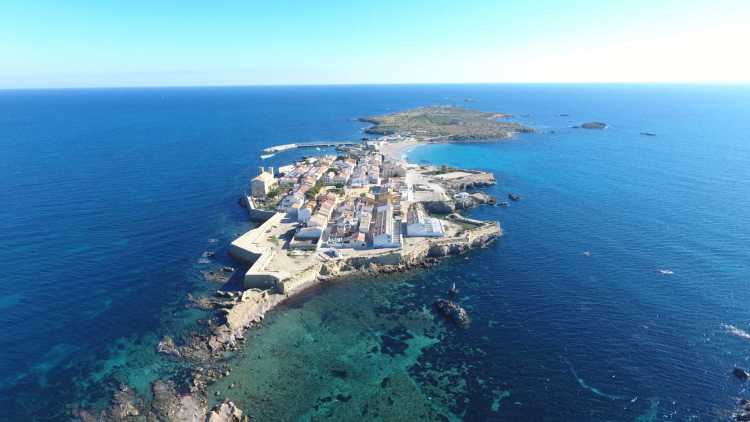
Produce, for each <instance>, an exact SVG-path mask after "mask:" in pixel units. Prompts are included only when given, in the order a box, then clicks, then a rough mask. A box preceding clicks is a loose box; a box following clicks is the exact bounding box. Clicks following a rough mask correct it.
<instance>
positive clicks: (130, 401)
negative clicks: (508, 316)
mask: <svg viewBox="0 0 750 422" xmlns="http://www.w3.org/2000/svg"><path fill="white" fill-rule="evenodd" d="M454 218H458V219H461V218H464V217H460V216H458V215H455V217H454ZM466 220H467V221H472V222H477V223H481V224H480V225H478V226H477V227H476V228H475V229H474V231H468V232H467V233H466V234H464V235H463V236H461V237H457V238H453V239H440V240H438V241H431V242H429V244H426V245H425V246H426V247H422V248H419V249H418V250H411V251H408V253H406V254H404V255H403V257H402V259H400V260H399V261H396V262H393V263H388V260H382V259H381V258H383V257H379V256H376V257H373V258H372V259H362V258H361V257H357V258H352V259H342V260H338V261H329V262H325V263H323V264H322V265H321V267H320V269H319V275H318V276H317V277H316V278H315V280H314V282H312V283H309V284H306V285H304V286H301V287H300V288H298V289H296V290H294V291H291V292H285V293H273V292H269V291H267V290H265V291H261V290H257V289H249V290H245V291H242V292H239V291H238V292H230V291H223V290H218V291H216V292H215V294H214V296H212V297H203V298H193V297H192V296H189V298H188V300H189V302H190V303H191V306H196V307H199V308H201V309H205V310H211V311H212V313H213V317H212V318H209V319H208V320H207V321H206V325H207V327H206V328H207V330H206V331H205V332H200V333H199V332H193V333H191V335H190V336H188V337H187V338H186V339H184V340H183V341H181V342H179V343H181V344H178V342H176V341H175V339H174V338H172V337H171V336H164V337H163V338H162V339H161V341H160V342H159V344H158V346H157V350H158V352H159V353H161V354H164V355H168V356H170V357H171V358H173V359H179V360H182V361H185V362H187V363H188V364H189V366H190V367H191V368H192V369H191V371H190V374H189V376H188V377H187V381H186V385H182V386H180V387H179V388H178V386H176V385H175V383H174V382H173V381H171V380H158V381H156V382H154V383H153V384H152V385H151V391H152V394H153V400H151V402H150V403H146V402H145V401H144V400H143V399H141V398H139V397H137V396H136V394H135V392H134V391H133V390H132V389H131V388H130V387H128V386H126V385H121V386H120V388H119V390H118V391H117V392H116V393H115V394H114V395H113V397H112V399H111V401H110V404H109V406H108V407H107V408H106V409H104V410H103V411H102V412H100V413H99V414H94V413H93V412H92V411H90V410H87V409H77V410H76V411H75V413H76V414H75V417H76V419H77V420H79V421H82V422H93V421H102V420H106V421H157V420H169V421H186V422H187V421H196V422H197V421H209V422H235V421H236V422H239V421H246V420H249V419H247V415H245V414H244V413H243V411H242V410H241V409H239V408H237V407H236V406H235V405H234V403H232V402H231V401H227V400H224V401H223V402H221V403H220V404H219V405H217V406H215V407H214V408H212V409H209V408H208V403H209V397H208V396H207V393H206V390H207V386H208V385H210V384H211V383H213V382H214V381H216V380H218V379H220V378H222V377H225V376H228V375H229V374H230V373H231V368H230V366H229V364H228V363H229V360H230V359H231V355H232V354H234V353H235V352H237V351H238V350H239V348H240V347H243V344H244V341H245V337H244V334H245V332H246V330H248V329H252V328H253V327H256V326H258V325H259V324H261V323H262V321H263V319H264V316H265V314H266V313H267V312H268V311H270V310H272V309H274V308H275V307H276V306H278V305H279V304H281V303H282V302H284V301H285V300H286V299H289V298H291V297H293V296H296V295H297V294H299V293H301V292H302V291H304V290H306V289H308V288H309V287H312V286H314V285H317V284H319V283H323V282H332V281H337V280H343V279H347V278H356V277H360V276H378V275H387V274H393V273H401V272H407V271H412V270H415V269H420V268H428V267H431V266H433V265H436V264H438V263H439V262H440V260H441V259H444V258H446V257H450V256H455V255H459V254H463V253H465V252H467V251H469V250H470V249H474V248H483V247H487V246H488V245H489V244H490V243H492V242H493V241H494V240H495V239H496V238H497V237H499V236H501V235H502V230H501V229H500V226H499V225H498V224H497V223H494V222H493V223H484V222H478V221H477V220H471V219H466ZM441 312H443V311H441ZM465 318H466V320H467V321H468V316H465ZM457 322H458V323H459V324H463V318H459V319H458V320H457Z"/></svg>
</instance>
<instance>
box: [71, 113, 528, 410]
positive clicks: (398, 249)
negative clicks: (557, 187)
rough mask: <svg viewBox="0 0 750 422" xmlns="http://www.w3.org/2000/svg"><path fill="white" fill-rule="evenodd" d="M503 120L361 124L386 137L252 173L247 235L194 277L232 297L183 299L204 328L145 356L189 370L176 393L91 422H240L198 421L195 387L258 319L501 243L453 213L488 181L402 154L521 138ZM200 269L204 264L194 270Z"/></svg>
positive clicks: (126, 404) (123, 394)
mask: <svg viewBox="0 0 750 422" xmlns="http://www.w3.org/2000/svg"><path fill="white" fill-rule="evenodd" d="M504 117H507V115H500V114H497V113H485V112H477V111H473V110H464V109H459V108H454V107H426V108H421V109H415V110H409V111H405V112H402V113H396V114H392V115H388V116H381V117H376V118H368V121H372V122H373V123H374V124H375V126H373V127H372V128H370V129H368V131H369V133H387V135H383V136H381V137H379V138H377V139H366V138H365V139H362V140H361V141H358V142H346V143H340V144H337V147H336V152H337V153H336V154H323V155H319V156H308V157H304V158H302V159H299V160H296V161H293V162H290V163H289V164H287V165H284V166H281V167H278V168H274V167H266V166H264V167H260V168H259V170H258V173H257V175H255V176H253V177H252V179H251V180H250V181H249V183H248V184H247V190H246V192H245V193H244V194H243V195H242V196H241V198H240V199H241V204H242V205H243V206H244V207H245V208H247V210H248V215H249V217H250V219H251V220H253V221H255V222H256V223H257V226H256V227H255V228H253V229H251V230H249V231H248V232H246V233H244V234H242V235H239V236H238V237H237V238H236V239H234V240H233V241H232V242H231V244H230V246H229V254H230V256H231V257H232V258H233V259H234V260H236V261H237V267H238V268H237V269H235V268H233V267H227V266H225V267H222V268H221V269H220V270H217V271H215V272H211V273H210V275H207V277H206V278H207V280H210V281H212V282H222V283H226V286H230V284H232V283H233V282H234V285H233V286H230V287H228V288H226V286H225V288H221V289H219V290H216V291H215V292H214V293H213V294H212V295H210V296H204V297H193V296H192V295H191V296H190V297H189V302H190V305H191V306H195V307H198V308H200V309H203V310H207V311H209V312H210V313H211V314H212V316H211V317H210V318H209V319H207V320H206V321H205V324H204V328H202V329H199V330H195V331H193V332H191V333H190V334H189V335H188V336H187V337H186V336H182V337H181V338H173V337H172V336H165V337H164V338H162V340H161V341H160V342H159V344H158V347H157V351H158V352H159V353H162V354H165V355H167V356H169V357H170V358H173V359H175V360H178V361H179V362H180V365H181V366H183V367H186V368H189V370H188V377H187V385H188V388H187V390H186V389H185V387H184V386H183V387H182V388H178V386H176V385H175V384H174V383H173V382H172V381H168V380H167V381H163V380H160V381H157V382H155V383H153V384H152V385H151V388H152V396H153V399H152V400H151V401H150V403H148V404H147V403H146V401H144V400H143V399H140V398H138V397H136V396H135V394H134V393H133V390H132V389H131V388H130V387H128V386H124V385H123V386H122V387H121V389H120V391H119V392H117V393H116V394H115V397H114V398H113V399H112V402H111V405H110V407H109V408H107V409H106V410H104V411H103V413H101V414H100V415H104V416H105V419H108V420H109V419H111V420H131V419H130V417H131V416H135V415H155V416H156V417H164V418H165V419H178V420H182V419H185V420H193V419H194V420H204V419H205V420H209V421H214V422H220V421H239V420H246V418H247V415H246V414H243V412H242V410H240V409H238V408H236V406H235V405H234V403H232V402H229V401H227V400H225V401H223V402H215V403H214V406H213V409H212V410H209V409H210V406H209V404H210V401H211V399H214V400H216V399H220V397H212V398H209V397H208V394H207V386H208V385H210V384H211V383H213V382H214V381H216V380H218V379H220V378H222V377H224V376H227V375H228V374H229V372H230V371H231V368H230V366H229V362H230V360H229V359H230V356H231V354H232V353H233V352H236V351H237V350H238V349H239V348H240V347H243V342H244V340H245V333H246V330H247V329H249V328H251V327H253V326H255V325H257V324H260V323H262V321H263V319H264V316H265V314H266V313H267V312H268V311H270V310H272V309H274V308H275V307H276V306H278V305H279V304H280V303H282V302H284V301H285V300H287V299H289V298H290V297H292V296H295V295H297V294H299V293H300V292H302V291H304V290H306V289H308V288H310V287H312V286H315V285H318V284H320V283H324V282H329V281H332V280H336V279H342V278H344V277H351V276H363V275H364V276H368V275H369V276H377V275H380V274H390V273H395V272H403V271H409V270H412V269H416V268H423V267H428V266H431V265H435V264H437V263H438V262H439V261H440V260H441V259H443V258H446V257H450V256H455V255H459V254H462V253H464V252H466V251H468V250H470V249H473V248H482V247H486V246H487V245H489V244H490V243H491V242H493V241H494V240H495V239H497V238H498V237H499V236H501V235H502V229H501V227H500V224H499V223H498V222H496V221H481V220H477V219H472V218H468V217H466V216H464V215H462V214H461V213H460V210H463V209H467V208H470V207H474V206H479V205H484V204H488V205H495V204H496V201H495V198H493V197H491V196H490V195H487V194H486V193H484V192H481V191H479V189H481V188H482V187H484V186H489V185H492V184H495V182H496V181H495V177H494V176H493V175H492V173H488V172H483V171H479V170H472V169H460V168H454V167H448V166H433V165H418V164H414V163H410V162H408V161H406V159H405V158H404V156H403V155H402V154H403V152H404V151H405V149H407V148H410V147H412V146H414V145H416V144H418V143H421V142H434V141H436V140H438V141H461V140H465V139H480V138H482V139H483V138H488V137H489V138H493V139H508V138H509V137H511V136H513V134H515V133H519V132H528V131H530V130H531V129H529V128H526V127H524V126H522V125H519V124H516V123H511V122H499V121H498V119H499V118H504ZM420 122H421V123H420ZM272 148H273V147H272ZM283 149H284V148H277V149H275V150H274V151H277V152H278V151H282V150H283ZM208 258H210V255H209V254H205V253H204V255H203V257H202V259H208ZM230 273H231V276H230ZM446 294H447V295H450V292H447V293H446ZM435 306H436V309H437V311H438V312H440V313H442V314H443V315H445V316H446V318H448V319H451V320H453V321H454V322H456V323H457V324H458V325H460V326H464V325H466V324H468V323H469V321H470V319H469V316H468V314H467V313H466V311H465V310H464V309H463V308H461V307H460V306H458V305H457V304H455V303H453V302H452V301H451V300H450V298H446V299H441V300H440V301H438V302H437V303H436V305H435ZM217 395H218V392H217ZM85 412H87V411H86V410H82V411H81V412H80V415H79V416H80V418H81V419H82V420H94V416H95V415H93V414H92V413H85Z"/></svg>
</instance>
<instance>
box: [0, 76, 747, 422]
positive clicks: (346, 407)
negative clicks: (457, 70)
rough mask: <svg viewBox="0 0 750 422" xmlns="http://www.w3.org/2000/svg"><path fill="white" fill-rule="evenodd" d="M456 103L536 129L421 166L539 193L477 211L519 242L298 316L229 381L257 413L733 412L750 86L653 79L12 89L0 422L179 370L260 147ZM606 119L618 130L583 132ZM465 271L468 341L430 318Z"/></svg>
mask: <svg viewBox="0 0 750 422" xmlns="http://www.w3.org/2000/svg"><path fill="white" fill-rule="evenodd" d="M464 98H472V99H475V100H476V101H475V102H469V103H465V102H464V101H463V99H464ZM446 103H455V104H461V105H464V106H468V107H474V108H478V109H482V110H491V111H499V112H508V113H513V114H514V115H515V116H516V119H518V120H521V121H523V122H525V123H527V124H530V125H532V126H534V127H536V128H538V129H540V133H539V134H534V135H525V136H522V137H519V138H518V139H516V140H513V141H510V142H504V143H492V144H490V143H482V144H469V145H434V146H425V147H420V148H417V149H416V150H414V151H412V152H411V153H410V157H411V159H413V160H415V161H429V162H434V163H444V164H452V165H458V166H468V167H475V168H481V169H486V170H491V171H493V172H494V173H495V175H496V177H497V178H498V185H497V186H495V187H492V188H490V189H489V192H490V193H492V194H495V195H496V196H498V197H500V196H505V195H506V194H507V193H508V192H517V193H519V194H521V195H522V196H523V197H524V199H523V200H522V201H520V202H518V203H513V204H512V205H511V207H510V208H508V209H504V208H499V207H484V208H478V209H476V210H473V211H472V212H471V213H470V214H471V215H472V216H476V217H479V218H487V219H495V220H499V221H500V222H501V223H502V225H503V228H504V229H505V236H503V238H502V239H500V241H499V242H497V243H496V244H494V245H492V246H491V247H489V248H487V249H484V250H480V251H475V252H472V253H471V254H470V255H469V260H465V259H463V258H459V259H454V260H450V261H448V262H446V263H445V265H441V266H439V267H435V268H432V269H430V270H427V271H424V272H419V273H415V274H412V275H408V276H405V277H399V278H397V279H389V278H383V279H377V280H361V281H350V282H346V283H340V284H334V285H331V286H327V287H325V288H323V289H321V290H319V291H316V292H315V294H314V295H313V294H311V295H308V296H307V297H305V298H301V299H299V300H297V301H295V302H294V303H291V304H289V305H288V307H285V308H282V309H281V310H280V311H278V312H274V313H273V314H272V315H271V316H270V317H269V320H268V322H267V323H266V324H265V326H264V327H263V328H261V329H260V330H258V331H257V332H255V333H254V334H253V336H254V337H253V338H252V339H251V341H250V342H249V343H250V346H251V347H250V348H249V349H248V350H247V351H246V352H243V354H242V355H241V356H240V358H238V359H237V360H236V362H235V363H234V364H233V365H236V369H235V370H234V371H233V375H232V377H235V378H233V379H235V380H236V381H239V383H240V384H241V385H242V388H236V389H228V388H225V386H222V385H217V386H216V387H215V388H216V389H221V390H222V391H221V392H222V393H223V395H227V396H229V397H232V398H233V399H236V400H237V401H239V402H241V403H242V404H243V406H245V407H246V408H247V409H248V411H249V412H250V413H251V415H254V416H256V417H258V419H259V420H273V419H276V420H279V419H296V418H301V417H311V418H314V417H316V416H321V417H322V416H325V415H329V416H330V417H331V418H337V419H351V418H352V417H353V416H354V415H357V417H358V418H362V419H368V418H371V419H376V418H378V417H380V418H394V419H396V418H399V417H402V418H403V417H404V416H405V415H407V416H409V417H410V418H417V419H418V418H426V419H434V418H441V417H445V418H448V419H453V418H464V419H467V420H487V419H522V418H523V419H532V420H533V419H536V420H571V419H574V420H634V419H636V418H639V417H642V418H647V419H649V418H650V419H677V420H685V419H699V420H706V419H709V420H710V419H723V418H725V417H726V416H727V414H728V412H729V411H731V410H732V409H733V408H734V406H735V404H736V397H738V396H741V395H743V394H744V391H745V390H744V386H743V385H741V384H740V383H737V382H736V381H735V380H733V379H732V378H731V376H730V374H729V371H730V370H731V368H732V367H733V366H734V365H744V366H750V362H748V353H747V351H748V346H749V344H748V343H747V341H746V340H744V339H742V338H740V337H737V336H735V335H732V334H730V333H728V331H727V330H726V328H724V327H725V325H733V326H736V327H737V328H739V329H743V330H748V331H750V312H749V311H748V307H747V305H746V304H747V303H748V302H750V293H748V290H747V282H748V278H747V277H748V276H747V275H748V274H750V252H748V251H749V250H750V249H749V248H748V246H750V230H748V228H747V227H748V223H750V212H748V207H749V206H750V146H749V145H750V143H748V141H749V139H748V135H747V133H750V132H748V129H750V128H748V119H747V116H748V113H749V112H750V89H748V88H747V87H731V86H722V87H718V86H635V85H634V86H605V85H599V86H585V85H581V86H554V85H548V86H522V85H517V86H394V87H327V88H314V87H305V88H292V87H290V88H222V89H164V90H161V89H153V90H89V91H8V92H2V93H0V111H2V113H0V135H1V136H0V176H2V177H0V192H2V195H3V197H4V201H3V203H5V204H7V206H6V207H4V209H2V210H0V242H2V244H3V245H4V247H3V248H2V249H0V263H3V264H4V266H3V267H4V268H5V269H6V273H5V275H4V277H3V278H2V281H1V282H0V310H2V312H1V313H0V329H2V330H3V333H4V335H3V336H2V338H0V388H1V389H2V390H3V391H2V394H1V395H0V408H2V410H3V411H4V414H3V415H2V416H1V417H2V418H6V419H7V420H28V419H31V418H32V417H36V418H37V419H38V420H60V419H62V418H64V416H65V415H66V412H67V410H66V405H69V404H70V403H74V402H78V401H81V400H83V401H86V402H87V403H96V402H97V401H98V402H101V401H102V400H104V399H105V398H106V397H107V395H108V394H109V392H110V391H111V390H112V389H113V388H115V387H116V385H117V383H118V382H121V381H122V382H127V383H129V384H131V385H133V386H134V387H135V388H137V389H138V390H139V391H141V392H143V393H147V391H148V383H149V382H150V381H151V380H153V379H154V378H156V377H157V376H164V375H175V374H177V375H175V376H179V374H180V368H179V365H175V364H174V363H173V362H171V361H169V360H166V359H163V358H162V357H159V356H157V355H156V354H155V353H154V347H155V344H156V341H157V339H158V338H159V336H160V335H161V334H163V333H165V332H171V333H173V332H178V333H179V332H180V331H181V330H183V329H186V328H189V327H191V321H193V320H195V319H196V318H200V317H201V316H202V315H201V314H200V313H199V312H197V311H195V310H187V309H185V308H184V307H183V304H184V302H183V301H184V297H185V295H186V293H187V292H188V291H191V290H199V291H200V290H203V291H207V290H210V289H213V288H216V285H212V284H210V283H207V282H206V281H205V280H204V279H203V278H202V276H201V273H200V272H201V271H202V270H204V269H206V268H208V267H211V266H217V265H223V264H224V263H231V261H230V260H229V258H228V257H226V255H225V248H226V245H227V242H228V241H229V240H231V238H232V237H233V236H234V234H235V233H237V232H241V231H242V230H244V229H246V228H247V227H249V224H248V223H247V222H246V221H245V217H244V214H243V211H242V210H241V209H239V208H238V207H237V206H236V205H235V204H236V202H235V201H236V194H237V192H240V191H241V190H242V187H243V184H244V183H245V181H246V180H247V178H248V177H249V176H251V175H252V174H254V172H255V167H256V166H257V165H260V161H259V159H258V158H257V157H258V155H259V151H260V149H261V148H263V147H265V146H268V145H271V144H277V143H287V142H292V141H298V140H314V139H353V138H356V137H359V136H360V134H361V128H362V125H360V124H359V123H357V122H355V121H353V119H354V118H356V117H357V116H361V115H368V114H375V113H382V112H387V111H393V110H399V109H403V108H407V107H412V106H418V105H428V104H446ZM563 115H566V116H563ZM590 120H601V121H605V122H607V123H609V125H610V126H609V128H608V129H606V130H603V131H586V130H581V129H571V128H570V126H573V125H577V124H580V123H581V122H584V121H590ZM644 131H645V132H653V133H655V134H656V136H654V137H651V136H643V135H641V134H640V133H641V132H644ZM291 157H293V155H290V154H280V155H278V156H276V157H274V158H273V159H271V160H270V162H267V164H272V165H278V164H280V163H283V162H285V161H287V160H289V159H290V158H291ZM264 164H266V163H264ZM212 238H214V239H216V242H215V243H213V242H210V241H209V239H212ZM205 250H216V251H217V252H219V253H218V258H217V259H216V260H214V261H213V262H211V263H210V264H200V263H198V259H199V257H200V254H201V253H202V252H203V251H205ZM587 251H588V252H590V253H589V254H584V252H587ZM660 269H669V270H672V271H673V272H674V274H672V275H663V274H661V273H659V271H658V270H660ZM453 282H456V283H457V285H458V286H459V288H461V291H462V294H461V297H460V301H461V303H462V304H463V305H464V306H465V307H466V308H467V309H469V311H470V313H471V315H472V318H473V323H472V324H471V325H470V327H469V328H468V329H466V330H458V329H455V328H453V327H450V326H445V325H444V324H442V322H441V321H439V320H435V319H434V318H433V317H432V314H431V313H429V312H427V311H426V310H427V308H428V307H429V304H430V303H431V302H432V301H433V300H434V299H435V298H437V297H439V296H441V295H443V294H444V292H445V289H446V288H447V287H448V286H449V285H450V284H451V283H453ZM253 344H254V345H255V346H256V349H255V350H260V351H262V353H260V354H259V355H255V356H253V350H254V349H253V348H252V346H253ZM344 373H345V374H346V375H345V376H343V375H342V374H344ZM243 377H244V379H243ZM274 392H277V393H278V394H274ZM302 392H304V393H305V396H304V397H303V398H301V399H300V398H299V397H300V396H299V395H300V394H301V393H302ZM32 398H33V400H32ZM279 409H283V411H281V410H279ZM365 410H366V412H365Z"/></svg>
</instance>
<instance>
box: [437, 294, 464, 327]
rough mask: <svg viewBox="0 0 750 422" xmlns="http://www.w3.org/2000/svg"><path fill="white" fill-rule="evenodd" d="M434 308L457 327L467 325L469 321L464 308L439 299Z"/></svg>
mask: <svg viewBox="0 0 750 422" xmlns="http://www.w3.org/2000/svg"><path fill="white" fill-rule="evenodd" d="M435 308H436V309H437V310H438V312H440V313H441V314H442V315H443V316H445V317H446V318H448V319H450V320H452V321H453V322H455V323H456V324H458V325H462V326H463V325H467V324H468V323H469V322H470V320H469V314H468V313H467V312H466V310H465V309H464V308H462V307H461V306H459V305H458V304H456V303H455V302H451V301H450V300H446V299H439V300H438V301H437V302H435Z"/></svg>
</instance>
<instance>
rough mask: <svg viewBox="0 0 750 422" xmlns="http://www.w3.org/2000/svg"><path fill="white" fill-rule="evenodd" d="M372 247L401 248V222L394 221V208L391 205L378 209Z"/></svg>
mask: <svg viewBox="0 0 750 422" xmlns="http://www.w3.org/2000/svg"><path fill="white" fill-rule="evenodd" d="M372 245H373V246H374V247H376V248H400V247H401V222H400V221H396V220H394V219H393V206H392V205H391V204H390V203H388V204H386V205H383V206H380V207H378V214H377V217H376V218H375V226H374V227H373V236H372Z"/></svg>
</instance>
